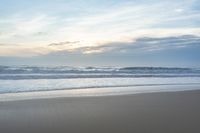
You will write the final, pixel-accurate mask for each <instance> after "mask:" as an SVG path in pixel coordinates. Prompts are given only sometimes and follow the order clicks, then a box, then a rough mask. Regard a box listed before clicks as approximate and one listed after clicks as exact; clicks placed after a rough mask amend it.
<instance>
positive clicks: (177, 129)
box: [0, 91, 200, 133]
mask: <svg viewBox="0 0 200 133" xmlns="http://www.w3.org/2000/svg"><path fill="white" fill-rule="evenodd" d="M0 132H2V133H199V132H200V91H182V92H161V93H149V94H133V95H122V96H99V97H74V98H50V99H34V100H22V101H1V102H0Z"/></svg>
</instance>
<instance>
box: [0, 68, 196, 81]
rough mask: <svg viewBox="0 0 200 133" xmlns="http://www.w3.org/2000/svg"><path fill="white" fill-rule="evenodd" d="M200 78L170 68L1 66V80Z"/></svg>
mask: <svg viewBox="0 0 200 133" xmlns="http://www.w3.org/2000/svg"><path fill="white" fill-rule="evenodd" d="M131 77H134V78H140V77H161V78H162V77H163V78H164V77H200V69H194V68H169V67H122V68H119V67H69V66H60V67H32V66H18V67H17V66H15V67H14V66H12V67H11V66H0V79H1V80H9V79H10V80H20V79H65V78H131Z"/></svg>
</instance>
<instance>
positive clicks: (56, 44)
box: [48, 41, 80, 46]
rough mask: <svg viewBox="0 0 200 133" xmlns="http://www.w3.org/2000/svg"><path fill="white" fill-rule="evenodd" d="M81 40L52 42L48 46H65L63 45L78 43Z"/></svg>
mask: <svg viewBox="0 0 200 133" xmlns="http://www.w3.org/2000/svg"><path fill="white" fill-rule="evenodd" d="M79 42H80V41H66V42H59V43H51V44H48V46H63V45H68V44H77V43H79Z"/></svg>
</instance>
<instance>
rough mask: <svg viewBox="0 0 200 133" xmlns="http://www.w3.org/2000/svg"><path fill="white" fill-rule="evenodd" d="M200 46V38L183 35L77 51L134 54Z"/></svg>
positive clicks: (144, 39)
mask: <svg viewBox="0 0 200 133" xmlns="http://www.w3.org/2000/svg"><path fill="white" fill-rule="evenodd" d="M194 46H200V37H199V36H194V35H182V36H175V37H174V36H172V37H154V38H153V37H142V38H137V39H136V40H133V41H130V42H113V43H108V44H104V45H102V46H96V47H84V48H79V49H77V50H78V51H81V52H82V53H85V54H92V53H122V54H125V53H132V52H150V51H158V50H167V49H177V48H184V47H194Z"/></svg>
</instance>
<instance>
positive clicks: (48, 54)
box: [0, 0, 200, 67]
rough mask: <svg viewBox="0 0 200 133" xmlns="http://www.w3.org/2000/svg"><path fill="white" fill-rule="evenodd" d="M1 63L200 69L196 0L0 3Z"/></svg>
mask: <svg viewBox="0 0 200 133" xmlns="http://www.w3.org/2000/svg"><path fill="white" fill-rule="evenodd" d="M0 65H54V66H55V65H68V66H175V67H200V1H199V0H165V1H164V0H87V1H86V0H0Z"/></svg>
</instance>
